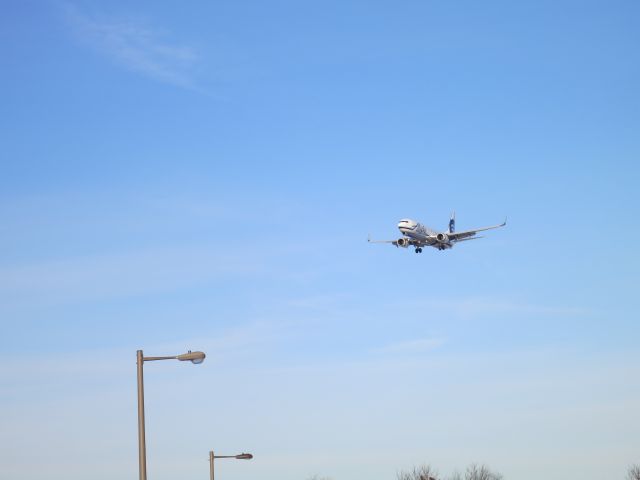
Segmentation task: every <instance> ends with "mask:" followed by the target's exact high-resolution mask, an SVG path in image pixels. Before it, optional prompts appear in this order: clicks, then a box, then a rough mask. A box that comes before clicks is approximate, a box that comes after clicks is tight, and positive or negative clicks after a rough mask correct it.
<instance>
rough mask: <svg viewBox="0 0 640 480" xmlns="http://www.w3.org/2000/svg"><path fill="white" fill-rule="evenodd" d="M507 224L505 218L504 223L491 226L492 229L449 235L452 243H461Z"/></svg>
mask: <svg viewBox="0 0 640 480" xmlns="http://www.w3.org/2000/svg"><path fill="white" fill-rule="evenodd" d="M506 224H507V219H506V218H505V219H504V222H502V223H501V224H499V225H491V226H490V227H482V228H476V229H474V230H466V231H464V232H455V233H448V234H447V235H448V236H449V238H450V239H451V240H452V241H454V242H460V241H462V240H470V238H469V237H473V236H475V234H476V233H478V232H484V231H485V230H493V229H494V228H500V227H504V226H505V225H506Z"/></svg>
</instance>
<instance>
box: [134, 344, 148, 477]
mask: <svg viewBox="0 0 640 480" xmlns="http://www.w3.org/2000/svg"><path fill="white" fill-rule="evenodd" d="M136 363H137V364H138V469H139V473H140V475H139V480H147V447H146V444H145V441H144V381H143V378H142V364H143V363H144V357H143V356H142V350H138V351H137V353H136Z"/></svg>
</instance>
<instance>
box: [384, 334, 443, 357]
mask: <svg viewBox="0 0 640 480" xmlns="http://www.w3.org/2000/svg"><path fill="white" fill-rule="evenodd" d="M443 343H444V339H442V338H416V339H413V340H406V341H402V342H394V343H390V344H388V345H385V346H383V347H381V348H378V349H376V350H375V351H376V352H377V353H383V354H394V355H402V354H416V353H422V352H426V351H429V350H433V349H434V348H437V347H439V346H440V345H442V344H443Z"/></svg>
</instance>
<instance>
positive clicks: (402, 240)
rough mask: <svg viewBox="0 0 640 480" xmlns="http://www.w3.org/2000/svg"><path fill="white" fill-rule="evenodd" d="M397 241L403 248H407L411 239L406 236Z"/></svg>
mask: <svg viewBox="0 0 640 480" xmlns="http://www.w3.org/2000/svg"><path fill="white" fill-rule="evenodd" d="M396 243H397V244H398V246H399V247H402V248H407V247H408V246H409V240H407V239H406V238H404V237H402V238H399V239H398V240H396Z"/></svg>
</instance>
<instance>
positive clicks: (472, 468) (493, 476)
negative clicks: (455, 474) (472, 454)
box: [464, 463, 503, 480]
mask: <svg viewBox="0 0 640 480" xmlns="http://www.w3.org/2000/svg"><path fill="white" fill-rule="evenodd" d="M502 478H503V477H502V475H501V474H499V473H497V472H492V471H491V470H490V469H489V467H487V466H486V465H477V464H475V463H473V464H471V465H469V466H468V467H467V471H466V472H465V474H464V480H502Z"/></svg>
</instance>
